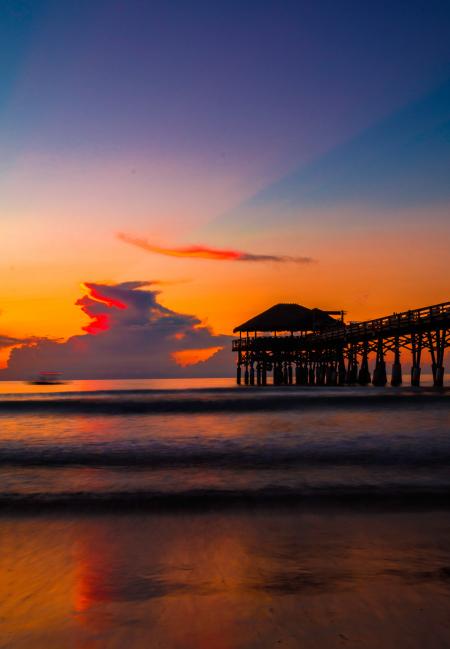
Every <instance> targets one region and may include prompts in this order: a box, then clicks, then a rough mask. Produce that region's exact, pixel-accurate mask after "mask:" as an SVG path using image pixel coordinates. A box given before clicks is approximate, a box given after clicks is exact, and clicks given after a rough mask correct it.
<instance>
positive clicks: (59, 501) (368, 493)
mask: <svg viewBox="0 0 450 649" xmlns="http://www.w3.org/2000/svg"><path fill="white" fill-rule="evenodd" d="M320 503H322V504H324V505H337V504H342V505H345V504H351V505H355V504H356V505H358V504H359V505H361V506H363V507H366V506H367V505H370V504H374V505H377V504H389V505H396V506H397V505H410V506H411V505H412V506H415V507H417V506H420V505H421V504H423V505H424V506H426V507H427V508H429V507H430V506H432V507H445V508H448V507H449V506H450V485H433V486H428V487H423V486H419V487H418V486H416V485H402V486H399V485H398V484H393V485H390V484H385V485H382V486H367V485H358V486H344V487H342V486H340V487H336V486H332V487H324V486H321V487H316V488H311V487H308V488H305V487H303V488H294V489H290V488H273V487H268V488H262V489H192V490H185V491H180V492H164V491H156V490H155V491H148V490H133V491H110V492H102V493H99V492H88V491H84V492H83V491H79V492H61V493H51V494H50V493H33V494H26V493H8V494H2V493H0V512H1V511H5V510H6V511H8V510H9V511H10V510H14V511H16V510H20V509H25V510H31V511H32V512H34V513H38V512H39V511H40V510H41V509H45V508H46V507H48V508H51V509H62V510H63V511H68V510H73V509H77V508H87V509H88V510H89V511H93V510H96V509H113V510H114V511H120V510H125V511H129V510H130V508H141V507H142V508H158V507H162V508H164V509H168V508H175V509H178V508H179V509H182V510H184V509H186V508H187V507H194V508H201V509H204V508H205V507H206V508H207V507H214V508H216V507H221V506H225V507H227V506H233V507H236V506H248V505H263V506H271V505H273V506H277V507H279V506H292V505H302V506H303V505H308V504H314V505H317V504H320Z"/></svg>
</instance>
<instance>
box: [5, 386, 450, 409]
mask: <svg viewBox="0 0 450 649" xmlns="http://www.w3.org/2000/svg"><path fill="white" fill-rule="evenodd" d="M176 392H177V391H166V392H164V393H161V392H156V393H155V392H152V391H142V392H133V393H129V392H127V391H124V392H121V393H119V392H118V393H117V394H115V395H114V396H111V393H104V394H99V393H89V394H88V395H85V396H81V395H79V394H77V393H74V394H71V395H70V396H68V395H64V396H62V395H54V394H53V395H49V396H42V395H39V396H32V397H31V396H29V395H26V396H22V395H16V396H15V397H11V396H8V397H7V398H4V399H1V400H0V414H1V413H6V414H8V413H16V414H27V413H48V414H52V413H54V414H74V415H76V414H110V415H114V414H117V415H127V414H152V413H155V414H159V413H171V414H177V413H202V412H253V411H276V410H289V409H307V408H321V409H322V408H330V407H332V408H339V407H351V408H367V407H377V408H379V407H383V408H391V407H395V408H397V407H408V406H417V405H418V404H420V405H424V406H429V405H432V406H433V407H440V406H442V407H448V405H449V402H450V391H449V390H448V389H443V390H433V389H426V388H424V389H420V390H417V391H415V390H412V389H400V390H398V391H397V390H396V391H394V390H390V389H385V390H376V389H373V390H372V389H370V388H369V389H364V388H363V389H361V390H360V389H358V388H355V389H354V391H350V390H348V389H346V388H342V391H340V389H339V388H336V389H334V390H330V389H327V388H324V389H323V391H321V390H320V389H317V390H314V391H308V390H305V389H302V390H298V389H296V388H295V387H292V389H289V390H284V391H282V392H277V391H275V390H268V391H265V390H264V389H261V390H243V391H238V390H236V389H234V390H224V389H222V390H204V391H203V390H196V391H194V390H193V391H191V392H190V393H186V392H185V393H184V396H182V397H180V396H178V395H176ZM94 395H95V396H94Z"/></svg>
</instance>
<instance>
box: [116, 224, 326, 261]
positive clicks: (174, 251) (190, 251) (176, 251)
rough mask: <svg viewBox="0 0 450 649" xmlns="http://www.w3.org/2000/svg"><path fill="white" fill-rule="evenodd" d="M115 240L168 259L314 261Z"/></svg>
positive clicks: (124, 238)
mask: <svg viewBox="0 0 450 649" xmlns="http://www.w3.org/2000/svg"><path fill="white" fill-rule="evenodd" d="M117 238H118V239H120V241H124V242H125V243H129V244H131V245H132V246H136V247H137V248H141V249H142V250H146V251H147V252H152V253H155V254H158V255H166V256H168V257H187V258H190V259H213V260H217V261H256V262H265V261H274V262H277V263H287V262H293V263H296V264H310V263H312V262H313V261H314V260H313V259H312V258H311V257H291V256H289V255H258V254H253V253H251V252H242V251H239V250H224V249H223V248H210V247H208V246H199V245H193V246H184V247H180V248H164V247H161V246H157V245H155V244H153V243H150V242H149V241H147V240H146V239H142V238H139V237H133V236H131V235H129V234H125V233H123V232H119V233H118V234H117Z"/></svg>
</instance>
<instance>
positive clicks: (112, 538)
mask: <svg viewBox="0 0 450 649" xmlns="http://www.w3.org/2000/svg"><path fill="white" fill-rule="evenodd" d="M0 390H1V397H0V649H62V648H63V649H122V648H123V647H127V648H128V649H270V648H273V647H285V648H289V649H298V647H302V649H339V648H342V647H345V646H348V647H351V646H355V647H361V648H363V649H379V648H380V647H383V648H384V649H403V648H405V649H423V647H433V649H446V648H447V647H448V646H449V643H450V622H449V620H450V617H449V615H448V601H449V594H450V508H449V500H448V496H449V490H450V470H449V469H450V434H449V433H450V418H449V408H448V404H449V398H450V393H449V390H448V389H444V390H440V391H436V390H434V389H432V388H430V387H424V388H423V389H420V390H417V389H412V388H409V387H404V388H401V389H398V388H396V389H393V388H390V387H387V388H385V389H378V388H372V387H367V388H360V387H355V388H297V387H291V388H279V387H277V388H273V387H266V388H263V389H258V388H245V387H241V388H238V387H236V386H235V385H233V382H232V381H231V380H190V381H186V380H185V381H170V380H164V381H160V380H158V381H156V380H153V381H92V382H86V381H85V382H80V381H74V382H72V383H67V384H65V385H58V386H51V387H46V386H44V387H42V386H31V385H28V384H24V383H3V384H0Z"/></svg>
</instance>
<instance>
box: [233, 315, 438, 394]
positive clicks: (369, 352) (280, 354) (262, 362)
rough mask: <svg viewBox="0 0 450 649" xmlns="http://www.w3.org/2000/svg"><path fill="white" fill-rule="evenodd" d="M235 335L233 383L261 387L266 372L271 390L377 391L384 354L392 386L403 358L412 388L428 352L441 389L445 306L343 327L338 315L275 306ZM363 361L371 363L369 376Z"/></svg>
mask: <svg viewBox="0 0 450 649" xmlns="http://www.w3.org/2000/svg"><path fill="white" fill-rule="evenodd" d="M333 316H340V319H337V318H336V317H333ZM234 332H235V333H239V338H238V339H235V340H233V343H232V348H233V351H234V352H237V355H238V357H237V383H238V384H241V383H244V384H245V385H260V386H263V385H267V383H268V376H269V375H270V373H272V376H273V380H272V382H273V384H274V385H292V384H296V385H356V384H359V385H368V384H369V383H372V384H373V385H376V386H384V385H386V384H387V382H388V375H387V367H386V360H385V357H386V354H388V353H391V354H392V359H393V360H392V368H391V378H390V382H391V385H393V386H399V385H401V384H402V382H403V376H402V358H404V357H405V356H406V354H408V355H409V358H410V359H411V377H410V380H411V385H413V386H420V375H421V359H422V352H423V351H424V350H427V351H428V352H429V354H430V359H431V370H432V373H433V384H434V386H436V387H442V386H443V385H444V353H445V349H446V348H447V347H449V346H450V302H443V303H442V304H434V305H432V306H427V307H423V308H421V309H414V310H411V311H404V312H402V313H393V314H391V315H389V316H385V317H382V318H376V319H374V320H367V321H365V322H350V323H348V324H346V323H345V322H344V312H343V311H322V310H320V309H307V308H306V307H303V306H300V305H298V304H277V305H275V306H273V307H271V308H270V309H268V310H267V311H264V312H263V313H261V314H259V315H257V316H256V317H254V318H252V319H251V320H248V321H247V322H244V323H243V324H242V325H240V326H239V327H236V328H235V329H234ZM268 334H270V335H268ZM370 356H372V357H373V358H374V360H375V364H374V368H373V372H372V373H371V372H370V369H369V358H370Z"/></svg>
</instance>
